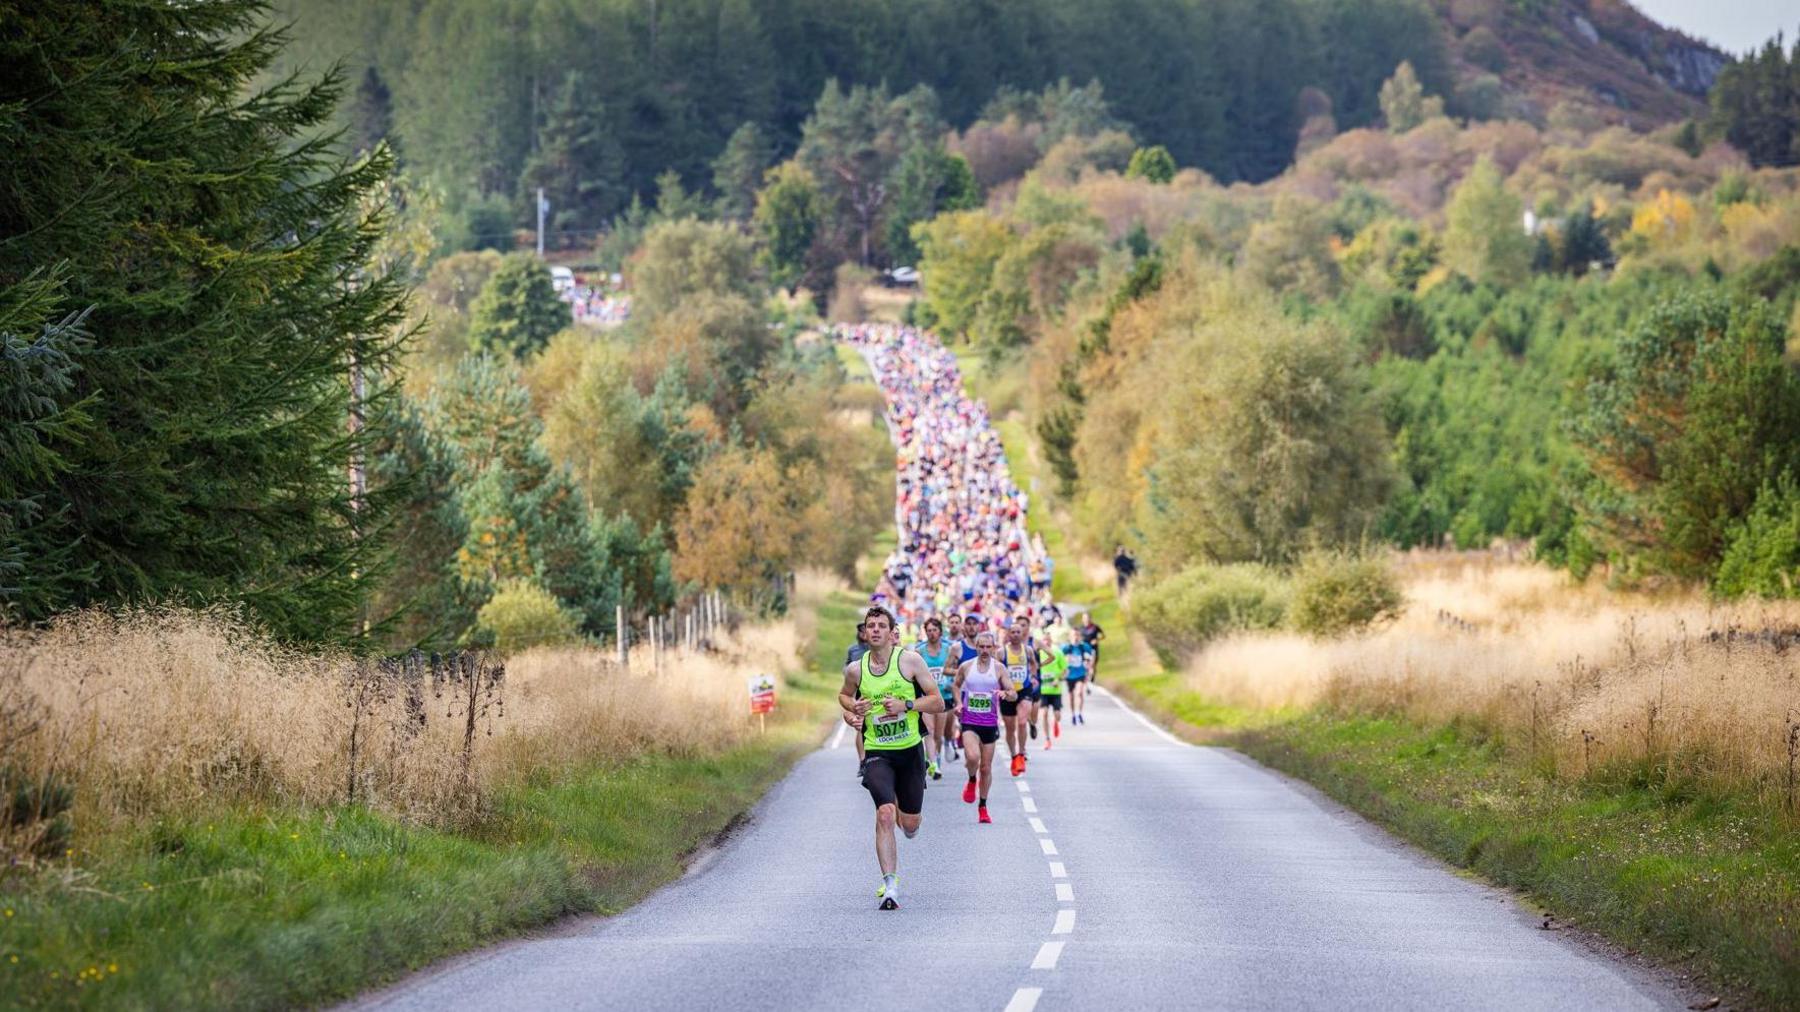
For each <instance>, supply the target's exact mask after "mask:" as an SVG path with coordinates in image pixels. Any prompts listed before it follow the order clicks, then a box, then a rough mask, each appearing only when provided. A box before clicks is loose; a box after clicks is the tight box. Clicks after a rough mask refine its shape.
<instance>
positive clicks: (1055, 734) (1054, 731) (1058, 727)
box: [1050, 720, 1062, 738]
mask: <svg viewBox="0 0 1800 1012" xmlns="http://www.w3.org/2000/svg"><path fill="white" fill-rule="evenodd" d="M1050 737H1052V738H1061V737H1062V721H1060V720H1059V721H1057V722H1056V723H1054V724H1051V725H1050Z"/></svg>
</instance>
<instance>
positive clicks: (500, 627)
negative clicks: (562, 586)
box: [478, 580, 581, 654]
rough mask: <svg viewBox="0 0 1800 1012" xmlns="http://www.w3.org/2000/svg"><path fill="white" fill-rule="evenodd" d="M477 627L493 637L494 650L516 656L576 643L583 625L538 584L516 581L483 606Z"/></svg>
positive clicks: (507, 585)
mask: <svg viewBox="0 0 1800 1012" xmlns="http://www.w3.org/2000/svg"><path fill="white" fill-rule="evenodd" d="M478 624H479V625H480V627H481V629H482V630H483V631H485V632H486V633H488V634H490V635H492V636H493V638H494V648H495V649H497V650H499V651H500V652H501V653H503V654H514V653H518V652H519V651H521V650H526V649H529V648H531V647H536V646H560V645H562V644H565V643H570V642H573V641H574V640H575V639H576V637H577V629H578V628H579V627H580V624H581V623H580V621H579V620H578V619H577V618H576V616H575V613H574V612H571V611H569V610H568V609H566V608H564V607H563V606H562V604H561V603H559V602H558V601H557V600H556V598H555V597H552V596H551V594H550V592H549V591H547V590H545V589H544V588H543V587H540V586H538V585H537V584H536V583H533V582H530V581H527V580H517V581H513V582H510V583H507V584H505V585H503V586H501V588H500V589H499V590H498V591H497V592H495V594H494V596H493V597H492V598H489V599H488V603H487V604H484V605H482V606H481V615H480V617H479V619H478Z"/></svg>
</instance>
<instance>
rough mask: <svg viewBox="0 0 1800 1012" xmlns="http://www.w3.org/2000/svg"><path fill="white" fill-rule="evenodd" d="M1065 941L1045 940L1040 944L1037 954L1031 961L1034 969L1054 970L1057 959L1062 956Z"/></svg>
mask: <svg viewBox="0 0 1800 1012" xmlns="http://www.w3.org/2000/svg"><path fill="white" fill-rule="evenodd" d="M1062 950H1063V943H1061V942H1045V943H1044V944H1043V945H1040V946H1038V951H1037V956H1036V957H1035V958H1033V959H1032V961H1031V968H1032V969H1033V970H1054V969H1056V961H1057V960H1058V959H1061V958H1062Z"/></svg>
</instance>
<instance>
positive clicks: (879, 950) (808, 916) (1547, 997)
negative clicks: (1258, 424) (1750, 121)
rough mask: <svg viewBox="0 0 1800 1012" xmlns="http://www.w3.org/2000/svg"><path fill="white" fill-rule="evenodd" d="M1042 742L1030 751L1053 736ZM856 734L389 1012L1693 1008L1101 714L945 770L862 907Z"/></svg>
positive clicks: (1306, 809) (380, 999) (1305, 801)
mask: <svg viewBox="0 0 1800 1012" xmlns="http://www.w3.org/2000/svg"><path fill="white" fill-rule="evenodd" d="M1038 744H1041V743H1038ZM850 745H851V743H850V742H848V741H845V740H844V739H843V736H841V735H834V736H833V737H832V739H831V740H830V741H828V742H827V744H826V747H824V748H822V749H820V750H819V751H817V752H815V753H813V754H812V755H810V756H808V757H806V758H805V759H803V760H802V761H801V762H800V763H799V764H798V765H797V766H796V768H795V769H794V771H793V772H792V774H790V775H789V776H788V777H787V778H786V779H785V780H783V781H782V782H781V783H780V784H779V785H777V786H776V787H775V789H774V790H773V791H772V792H771V793H770V795H769V796H768V798H766V799H765V800H764V802H763V803H762V804H761V805H760V806H759V807H758V809H757V810H756V811H755V812H754V813H753V815H752V817H751V819H750V820H749V822H748V824H747V825H746V826H745V827H744V828H743V829H742V831H741V832H740V833H738V834H737V835H736V836H735V837H734V838H733V839H732V840H731V841H730V842H729V843H728V844H726V845H725V846H724V847H723V848H722V850H721V851H720V852H718V853H717V854H716V855H714V856H713V858H712V859H711V860H709V861H707V862H706V863H705V866H704V867H703V868H701V869H699V870H696V871H694V872H692V873H690V874H689V875H688V876H686V877H685V878H684V879H682V880H681V881H680V882H677V883H675V884H673V885H671V886H669V887H668V888H666V889H664V890H662V891H661V892H660V893H658V894H656V895H655V896H653V897H651V898H650V899H648V900H646V901H645V902H644V903H642V904H640V905H638V906H637V907H635V908H633V909H632V910H630V911H628V912H626V913H624V914H622V915H620V916H617V917H613V918H607V919H599V918H586V919H582V920H579V921H576V922H574V923H573V924H571V925H569V926H567V927H565V928H564V929H563V930H562V931H560V932H558V933H556V935H555V936H554V937H544V938H536V939H529V940H522V941H517V942H511V943H507V944H503V945H500V946H497V947H495V948H492V949H489V950H486V951H484V952H480V953H476V954H474V955H472V956H468V957H464V958H462V959H458V960H454V961H452V962H451V963H449V964H447V965H445V966H443V967H440V968H438V969H435V970H431V971H427V972H425V973H422V974H420V975H418V976H416V977H414V978H412V979H410V980H408V981H405V982H403V983H402V984H400V985H398V986H396V987H394V988H392V989H389V990H387V991H385V992H381V993H378V994H375V995H371V996H369V997H368V998H366V999H364V1001H363V1002H361V1003H360V1007H365V1008H380V1009H419V1010H433V1012H437V1010H442V1009H535V1008H571V1009H580V1008H591V1009H633V1010H642V1009H684V1010H685V1009H718V1010H724V1009H732V1010H736V1009H858V1010H867V1012H877V1010H881V1009H888V1008H897V1009H914V1008H917V1009H929V1010H932V1012H938V1010H942V1009H988V1010H1001V1009H1010V1010H1014V1012H1024V1010H1029V1009H1031V1008H1033V1007H1035V1008H1038V1009H1112V1010H1118V1009H1164V1008H1166V1009H1176V1008H1221V1009H1377V1008H1378V1009H1395V1008H1406V1009H1434V1010H1435V1009H1475V1008H1481V1009H1606V1010H1620V1009H1637V1008H1679V1007H1681V1004H1680V1001H1679V999H1678V998H1677V997H1676V995H1675V994H1674V993H1673V992H1672V991H1668V990H1665V989H1663V988H1662V987H1661V986H1660V985H1659V984H1657V983H1655V982H1654V981H1652V980H1651V979H1650V978H1649V977H1648V976H1646V975H1644V974H1642V973H1641V972H1640V971H1638V970H1636V969H1634V968H1632V967H1629V966H1626V965H1623V964H1620V963H1617V962H1615V961H1612V960H1610V959H1607V958H1605V957H1603V956H1599V955H1596V954H1594V953H1593V952H1590V951H1589V950H1587V949H1585V948H1584V947H1582V946H1580V945H1579V944H1577V943H1575V942H1573V941H1570V940H1567V939H1565V938H1564V937H1563V936H1561V935H1559V934H1558V933H1556V932H1548V931H1542V930H1539V928H1538V926H1537V924H1536V923H1535V922H1533V921H1532V920H1531V919H1530V918H1529V917H1528V916H1527V914H1526V912H1525V911H1524V910H1522V909H1521V908H1520V907H1518V906H1517V905H1516V904H1515V903H1514V902H1513V901H1512V900H1511V899H1510V898H1509V897H1507V896H1506V895H1505V894H1503V893H1501V892H1499V891H1497V890H1494V889H1491V888H1488V887H1486V886H1483V885H1480V884H1478V883H1475V882H1471V881H1469V880H1466V879H1463V878H1459V877H1458V876H1457V875H1455V874H1454V873H1452V872H1451V871H1450V870H1449V869H1447V868H1445V867H1444V866H1442V865H1440V864H1438V863H1437V862H1435V861H1433V860H1431V859H1429V858H1426V857H1424V856H1421V855H1420V854H1418V853H1417V852H1415V851H1413V850H1411V849H1409V848H1407V847H1405V846H1403V845H1401V844H1398V843H1396V842H1394V841H1393V840H1392V839H1390V838H1388V837H1386V836H1385V835H1384V834H1382V833H1381V832H1380V831H1378V830H1376V829H1374V828H1373V827H1372V826H1370V825H1369V824H1368V823H1366V822H1363V821H1362V820H1360V819H1358V818H1357V817H1355V816H1353V815H1350V814H1347V813H1345V812H1344V811H1342V810H1341V809H1338V808H1337V807H1336V806H1334V805H1332V804H1331V803H1329V802H1327V801H1324V800H1321V799H1320V798H1319V797H1318V795H1316V794H1315V793H1314V792H1313V791H1311V790H1309V789H1307V788H1304V787H1301V786H1298V785H1296V784H1294V783H1293V782H1292V781H1289V780H1287V779H1285V778H1283V777H1281V776H1279V775H1277V774H1275V773H1272V772H1270V771H1268V770H1266V769H1263V768H1262V767H1260V766H1257V765H1256V764H1255V763H1252V762H1250V761H1249V760H1247V759H1245V758H1243V757H1242V756H1240V755H1238V754H1236V753H1233V752H1230V751H1228V750H1224V749H1216V748H1199V747H1194V746H1190V745H1186V744H1183V743H1180V742H1178V741H1176V740H1175V739H1174V738H1172V737H1170V736H1168V735H1167V734H1166V733H1164V732H1163V731H1161V729H1159V728H1155V727H1152V726H1151V725H1150V724H1149V723H1148V722H1146V721H1144V720H1142V719H1141V718H1140V717H1138V716H1137V715H1136V714H1135V713H1132V712H1131V711H1129V710H1127V709H1125V708H1124V707H1123V706H1121V705H1120V704H1119V703H1118V702H1117V701H1116V700H1114V699H1112V698H1111V697H1109V696H1104V695H1097V696H1095V697H1094V698H1092V699H1091V700H1090V704H1089V722H1088V723H1087V724H1086V725H1085V726H1083V727H1079V728H1071V727H1065V728H1064V733H1063V736H1062V738H1061V739H1060V740H1059V741H1058V742H1057V743H1056V747H1055V749H1054V750H1053V751H1051V752H1048V753H1045V752H1041V751H1037V750H1034V751H1033V752H1032V759H1031V763H1030V770H1029V772H1028V773H1027V775H1026V776H1025V777H1023V778H1020V779H1017V780H1015V779H1013V778H1010V777H1005V776H1004V769H1003V767H1004V766H1005V755H1004V752H1005V749H1004V745H1002V747H1001V749H1000V751H1001V753H1002V754H1001V758H1000V761H999V762H997V763H996V764H995V765H996V766H997V767H1002V769H1001V773H1002V779H1001V780H1000V781H998V782H996V783H995V785H994V793H993V797H992V799H991V800H990V807H991V810H992V812H993V815H994V824H993V825H991V826H979V825H977V824H976V822H975V809H974V806H973V805H965V804H963V802H962V800H961V798H960V792H961V788H962V778H961V776H960V774H959V773H957V772H956V771H955V770H950V771H946V774H945V777H944V779H943V780H942V781H938V782H935V783H934V784H933V785H932V787H931V789H930V790H928V791H927V792H926V796H925V822H924V827H923V830H922V832H921V833H920V834H919V837H918V838H917V839H915V840H911V841H908V840H904V839H903V840H901V841H900V884H901V896H900V901H901V909H900V910H898V911H893V912H882V911H878V910H876V908H875V905H876V899H875V892H874V890H875V886H876V884H877V882H878V881H879V878H880V876H879V872H878V870H877V868H876V864H875V857H874V853H873V846H872V840H873V826H872V823H873V813H872V809H871V806H870V803H869V798H868V795H867V794H866V793H865V792H864V791H863V790H862V788H861V787H860V785H859V784H858V783H857V781H856V780H855V779H854V776H853V774H854V767H855V765H856V753H855V751H854V749H852V748H851V747H850Z"/></svg>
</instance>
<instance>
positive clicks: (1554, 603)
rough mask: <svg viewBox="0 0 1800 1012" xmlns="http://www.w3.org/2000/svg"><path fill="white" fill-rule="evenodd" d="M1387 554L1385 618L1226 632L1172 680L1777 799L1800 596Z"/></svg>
mask: <svg viewBox="0 0 1800 1012" xmlns="http://www.w3.org/2000/svg"><path fill="white" fill-rule="evenodd" d="M1398 565H1399V566H1400V569H1401V575H1402V577H1403V582H1404V584H1405V587H1406V591H1407V604H1406V609H1405V611H1404V613H1403V614H1402V616H1401V617H1400V618H1399V619H1398V620H1397V621H1396V622H1394V623H1392V624H1390V625H1388V626H1387V627H1385V628H1383V629H1380V630H1378V631H1376V632H1374V633H1371V634H1367V635H1363V636H1359V637H1352V638H1345V639H1337V640H1329V641H1315V640H1309V639H1306V638H1303V637H1299V636H1295V635H1290V634H1244V635H1238V636H1233V637H1229V638H1226V639H1223V640H1221V641H1219V642H1217V643H1215V644H1213V645H1211V646H1210V647H1209V648H1207V649H1205V650H1203V651H1201V652H1200V653H1198V654H1197V655H1195V656H1194V657H1193V658H1191V659H1190V661H1189V662H1188V664H1187V666H1186V668H1185V675H1186V679H1187V682H1188V684H1189V685H1190V686H1192V687H1193V688H1194V689H1195V690H1196V691H1199V692H1201V693H1203V694H1205V695H1207V696H1209V697H1211V698H1214V699H1217V700H1220V701H1223V702H1227V703H1231V704H1234V705H1237V706H1243V707H1251V708H1258V709H1274V708H1281V707H1297V706H1310V705H1321V704H1322V705H1326V706H1330V707H1335V708H1338V709H1341V710H1348V711H1356V712H1365V713H1376V714H1399V715H1404V716H1406V717H1409V718H1412V719H1415V720H1419V721H1424V722H1448V721H1452V720H1462V721H1467V722H1473V723H1475V724H1477V725H1479V726H1482V727H1484V728H1487V729H1490V730H1492V731H1496V732H1499V733H1500V734H1502V735H1503V736H1504V739H1505V741H1506V742H1507V744H1508V747H1509V748H1512V749H1516V750H1520V751H1523V752H1526V753H1528V754H1529V755H1530V756H1532V757H1533V759H1534V760H1536V761H1539V762H1541V763H1542V764H1544V765H1546V766H1547V767H1548V768H1550V769H1551V770H1553V771H1554V772H1556V773H1558V774H1561V775H1566V776H1576V777H1607V776H1617V775H1620V774H1621V773H1627V774H1630V775H1634V776H1637V775H1646V774H1647V775H1650V776H1653V777H1657V778H1683V777H1685V778H1691V779H1692V780H1694V781H1696V782H1698V783H1700V784H1704V785H1707V786H1712V787H1718V788H1724V789H1730V790H1742V789H1749V790H1752V791H1756V792H1759V793H1762V794H1764V795H1765V796H1770V797H1779V798H1781V799H1782V800H1783V801H1785V802H1786V803H1788V804H1790V805H1791V804H1793V801H1794V799H1793V791H1794V787H1795V785H1794V781H1793V777H1794V775H1795V761H1796V758H1797V755H1796V753H1797V750H1800V730H1797V729H1800V681H1797V676H1800V632H1797V630H1800V605H1795V604H1792V603H1750V604H1736V605H1720V604H1717V603H1714V602H1710V601H1708V600H1706V599H1704V598H1702V597H1699V596H1698V595H1692V594H1673V595H1663V596H1659V597H1639V596H1626V595H1621V594H1616V593H1613V592H1609V591H1607V590H1606V589H1604V588H1603V587H1600V586H1597V585H1593V584H1588V585H1574V584H1572V583H1570V581H1569V580H1568V578H1567V577H1565V576H1563V575H1561V574H1558V573H1555V572H1552V571H1550V570H1548V569H1544V568H1542V567H1537V566H1532V565H1528V564H1524V563H1507V562H1503V561H1496V560H1494V559H1493V558H1492V557H1488V556H1474V557H1471V556H1427V557H1414V558H1412V559H1409V560H1405V561H1402V562H1399V563H1398Z"/></svg>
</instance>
